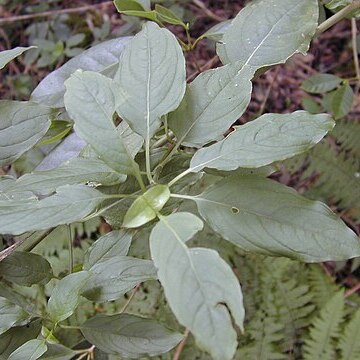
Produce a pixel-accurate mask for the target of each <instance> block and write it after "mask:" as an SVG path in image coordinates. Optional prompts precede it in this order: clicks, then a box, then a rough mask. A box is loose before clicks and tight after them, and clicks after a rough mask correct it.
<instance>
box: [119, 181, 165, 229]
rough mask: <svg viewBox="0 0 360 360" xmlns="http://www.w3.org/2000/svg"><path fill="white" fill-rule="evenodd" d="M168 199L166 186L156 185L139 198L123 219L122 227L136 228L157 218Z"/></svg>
mask: <svg viewBox="0 0 360 360" xmlns="http://www.w3.org/2000/svg"><path fill="white" fill-rule="evenodd" d="M169 199H170V190H169V187H168V186H167V185H156V186H154V187H153V188H151V189H149V190H148V191H147V192H146V193H145V194H143V195H141V196H139V197H138V198H137V199H136V200H135V201H134V202H133V204H132V205H131V206H130V208H129V210H128V211H127V212H126V215H125V217H124V222H123V227H126V228H136V227H139V226H141V225H144V224H146V223H148V222H149V221H151V220H153V219H155V218H156V216H157V212H158V211H160V210H161V209H162V208H163V207H164V205H165V204H166V203H167V202H168V200H169Z"/></svg>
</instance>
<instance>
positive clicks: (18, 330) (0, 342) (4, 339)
mask: <svg viewBox="0 0 360 360" xmlns="http://www.w3.org/2000/svg"><path fill="white" fill-rule="evenodd" d="M40 330H41V321H40V320H36V321H34V322H32V323H30V324H29V325H26V326H22V327H20V326H19V327H14V328H12V329H10V330H9V331H7V332H6V333H4V334H2V335H0V360H9V356H10V354H11V353H12V352H13V351H14V350H16V349H18V348H19V347H20V346H21V345H23V344H24V343H26V342H27V341H29V340H31V339H34V338H35V337H37V336H38V334H39V333H40Z"/></svg>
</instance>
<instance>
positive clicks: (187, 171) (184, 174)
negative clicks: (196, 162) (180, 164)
mask: <svg viewBox="0 0 360 360" xmlns="http://www.w3.org/2000/svg"><path fill="white" fill-rule="evenodd" d="M192 172H193V169H192V168H189V169H187V170H185V171H183V172H182V173H181V174H179V175H178V176H176V177H175V178H174V179H172V180H171V181H170V182H169V187H171V186H173V185H175V184H176V183H177V182H178V181H179V180H181V179H182V178H183V177H184V176H186V175H188V174H190V173H192Z"/></svg>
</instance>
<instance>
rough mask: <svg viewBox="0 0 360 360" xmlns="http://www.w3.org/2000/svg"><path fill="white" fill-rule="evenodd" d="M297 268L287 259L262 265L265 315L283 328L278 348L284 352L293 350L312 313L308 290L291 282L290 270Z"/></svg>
mask: <svg viewBox="0 0 360 360" xmlns="http://www.w3.org/2000/svg"><path fill="white" fill-rule="evenodd" d="M297 266H298V263H297V262H294V261H291V260H288V259H275V260H274V259H271V258H268V259H266V260H265V261H264V267H265V269H266V270H267V271H266V272H265V274H264V276H263V277H262V286H263V287H264V290H263V292H264V296H263V299H264V301H265V302H266V304H267V306H266V311H267V312H268V314H269V315H270V316H272V317H274V318H275V319H276V321H277V322H278V323H281V324H284V337H283V339H282V344H281V346H282V349H283V350H284V351H292V350H293V349H294V347H295V343H296V342H297V339H298V338H299V336H300V334H301V331H300V330H301V329H302V328H304V327H305V326H307V325H308V324H309V323H310V319H309V314H311V313H312V311H313V310H314V309H315V306H314V305H313V304H312V303H311V300H312V295H311V293H310V291H309V286H307V285H302V284H299V282H298V281H297V279H295V278H294V272H293V271H294V270H293V269H294V267H297ZM269 285H270V286H271V287H269ZM266 288H268V290H267V291H266Z"/></svg>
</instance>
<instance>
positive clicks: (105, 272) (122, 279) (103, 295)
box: [83, 255, 157, 302]
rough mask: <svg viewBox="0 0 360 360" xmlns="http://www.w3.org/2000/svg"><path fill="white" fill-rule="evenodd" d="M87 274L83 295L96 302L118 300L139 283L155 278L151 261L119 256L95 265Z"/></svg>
mask: <svg viewBox="0 0 360 360" xmlns="http://www.w3.org/2000/svg"><path fill="white" fill-rule="evenodd" d="M89 272H90V273H92V276H91V278H90V280H89V282H88V283H87V284H86V285H85V287H84V288H83V295H84V296H85V297H86V298H88V299H90V300H93V301H97V302H101V301H111V300H116V299H119V298H120V297H121V295H124V294H125V293H127V292H128V291H130V290H132V289H133V288H134V287H135V286H136V285H138V284H140V283H141V282H143V281H147V280H152V279H156V278H157V276H156V269H155V267H154V265H153V262H152V261H150V260H141V259H136V258H132V257H129V256H121V255H118V256H113V257H111V258H109V259H106V260H104V261H101V262H98V263H96V264H95V265H93V266H92V267H91V268H90V269H89Z"/></svg>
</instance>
